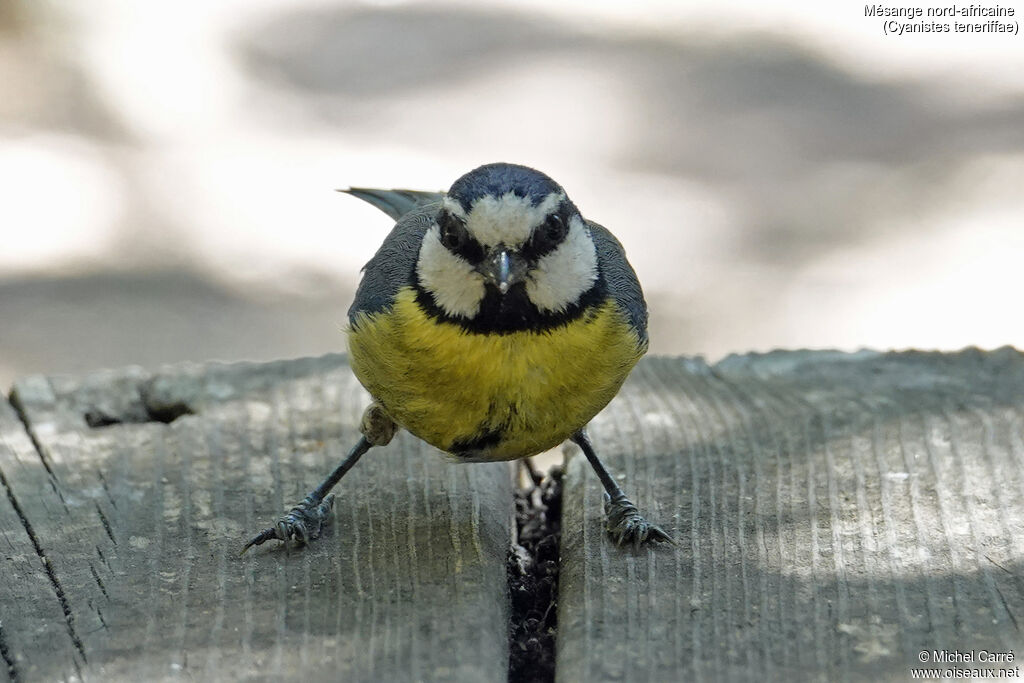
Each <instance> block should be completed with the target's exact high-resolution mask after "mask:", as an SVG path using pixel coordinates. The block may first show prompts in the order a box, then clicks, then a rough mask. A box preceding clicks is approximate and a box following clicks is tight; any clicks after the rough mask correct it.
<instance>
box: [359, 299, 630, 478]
mask: <svg viewBox="0 0 1024 683" xmlns="http://www.w3.org/2000/svg"><path fill="white" fill-rule="evenodd" d="M348 336H349V351H350V354H351V362H352V369H353V371H354V372H355V374H356V377H357V378H358V379H359V381H360V382H362V384H363V386H364V387H366V389H367V390H368V391H369V392H370V394H372V395H373V397H374V398H375V399H376V400H377V401H378V402H380V404H381V405H382V406H383V407H384V409H385V410H386V411H387V412H388V414H389V415H391V417H392V419H394V420H395V422H397V423H398V424H400V425H401V426H402V427H404V428H405V429H407V430H409V431H410V432H411V433H413V434H414V435H416V436H418V437H419V438H421V439H423V440H424V441H426V442H427V443H429V444H431V445H433V446H435V447H437V448H439V449H441V450H443V451H448V452H452V453H455V454H456V455H459V456H460V457H464V458H466V459H468V460H512V459H515V458H521V457H524V456H528V455H534V454H536V453H540V452H541V451H544V450H547V449H549V448H553V447H555V446H557V445H558V444H559V443H561V442H562V441H564V440H565V439H567V438H568V437H569V436H570V435H571V434H572V433H573V432H575V431H576V430H577V429H579V428H580V427H582V426H584V425H585V424H586V423H587V422H589V421H590V419H591V418H592V417H594V415H596V414H597V413H598V412H599V411H600V410H601V409H602V408H604V406H606V405H607V404H608V402H609V401H611V399H612V397H614V396H615V394H616V393H617V392H618V390H619V388H620V387H621V386H622V382H623V381H625V379H626V375H628V374H629V371H630V370H631V369H632V368H633V366H634V365H635V364H636V362H637V361H638V360H639V359H640V357H641V356H642V355H643V353H644V351H645V350H646V349H645V347H644V345H642V344H641V343H640V341H639V338H638V335H637V334H636V332H635V331H634V330H633V329H632V328H631V327H630V325H629V324H628V322H627V321H626V318H625V316H624V315H623V314H622V313H621V312H620V311H619V309H618V307H617V306H616V305H615V303H614V302H612V301H610V300H609V301H607V302H606V303H605V304H603V305H600V306H597V307H595V308H593V309H592V310H591V311H589V312H588V313H586V314H584V315H583V316H581V317H580V318H577V319H576V320H574V321H572V322H569V323H568V324H566V325H563V326H560V327H556V328H553V329H551V330H546V331H542V332H529V331H523V332H514V333H511V334H478V333H471V332H467V331H466V330H464V329H463V328H462V327H460V326H459V325H456V324H452V323H447V322H441V321H438V320H437V319H435V318H432V317H430V316H429V315H427V314H426V313H425V312H424V311H423V310H422V309H421V308H420V306H419V305H418V304H417V303H416V294H415V291H414V290H413V289H412V288H405V289H403V290H401V291H400V292H399V294H398V296H397V297H396V299H395V304H394V306H393V307H392V309H391V310H389V311H384V312H380V313H375V314H372V315H366V314H360V315H359V316H358V317H357V318H356V320H355V321H354V324H353V326H352V327H351V328H350V330H349V335H348Z"/></svg>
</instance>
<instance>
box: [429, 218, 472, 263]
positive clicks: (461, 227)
mask: <svg viewBox="0 0 1024 683" xmlns="http://www.w3.org/2000/svg"><path fill="white" fill-rule="evenodd" d="M437 226H438V228H439V230H440V238H441V244H442V245H443V246H444V248H445V249H447V250H448V251H450V252H452V253H453V254H458V255H459V256H461V257H462V258H464V259H466V260H467V261H469V262H470V263H479V262H480V261H482V260H483V259H484V248H483V247H482V246H480V243H479V242H477V241H476V239H474V238H473V236H472V235H470V234H469V230H467V229H466V224H465V222H464V221H463V220H462V219H461V218H458V217H457V216H453V215H452V214H451V213H449V212H448V211H445V210H443V209H442V210H441V212H440V213H439V214H437Z"/></svg>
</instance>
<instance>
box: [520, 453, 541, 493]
mask: <svg viewBox="0 0 1024 683" xmlns="http://www.w3.org/2000/svg"><path fill="white" fill-rule="evenodd" d="M519 464H521V465H522V466H523V469H524V470H525V471H526V476H527V478H529V480H530V481H531V482H532V483H533V486H534V487H535V488H536V487H537V486H540V483H541V482H542V481H543V480H544V473H543V472H541V471H540V470H538V469H537V468H536V467H535V466H534V464H533V462H532V461H531V460H530V459H529V458H522V459H520V461H519Z"/></svg>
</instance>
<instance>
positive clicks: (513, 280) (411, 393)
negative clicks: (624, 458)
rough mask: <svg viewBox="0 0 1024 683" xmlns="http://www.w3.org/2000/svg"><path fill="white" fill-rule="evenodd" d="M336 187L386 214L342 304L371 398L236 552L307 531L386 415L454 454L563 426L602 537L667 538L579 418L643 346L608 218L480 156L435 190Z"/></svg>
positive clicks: (389, 432) (545, 179)
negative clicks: (318, 475) (588, 473)
mask: <svg viewBox="0 0 1024 683" xmlns="http://www.w3.org/2000/svg"><path fill="white" fill-rule="evenodd" d="M342 192H347V193H348V194H350V195H352V196H355V197H357V198H359V199H362V200H364V201H366V202H369V203H370V204H372V205H374V206H376V207H377V208H379V209H381V210H382V211H384V212H385V213H387V214H388V215H389V216H390V217H391V218H392V219H394V220H395V221H396V223H395V226H394V228H393V229H392V231H391V233H390V234H389V235H388V236H387V237H386V238H385V239H384V242H383V244H382V245H381V247H380V249H379V250H378V251H377V253H376V254H375V255H374V256H373V258H371V259H370V261H369V262H368V263H367V264H366V266H365V267H364V268H363V271H362V278H361V280H360V283H359V285H358V288H357V290H356V294H355V299H354V301H353V303H352V306H351V308H350V309H349V311H348V325H347V336H348V351H349V362H350V365H351V369H352V371H353V372H354V374H355V376H356V378H357V379H358V380H359V382H360V383H361V384H362V385H363V387H365V388H366V390H367V391H368V392H369V394H370V396H371V398H372V402H371V403H370V405H369V406H368V407H367V409H366V411H365V412H364V414H363V417H362V421H361V423H360V431H361V434H362V436H361V438H360V439H359V441H358V442H357V443H356V444H355V446H354V447H353V448H352V450H351V451H350V452H349V454H348V455H347V457H346V458H345V459H344V460H343V461H342V462H341V464H339V465H338V467H337V468H336V469H335V470H334V471H333V472H332V473H331V474H330V475H329V476H328V477H327V478H326V479H325V480H324V481H323V482H322V483H321V484H320V485H319V486H317V487H316V488H315V489H314V490H313V491H311V492H310V493H309V495H307V496H306V497H305V498H304V499H303V500H302V502H300V503H299V504H298V505H296V506H294V507H293V508H292V509H291V510H290V511H289V512H288V513H287V514H285V515H284V516H282V517H281V518H280V519H278V520H277V521H276V523H275V524H274V525H273V526H271V527H268V528H266V529H264V530H263V531H262V532H260V533H259V534H257V535H256V536H254V537H253V538H251V539H250V540H249V541H248V543H246V545H245V547H244V548H243V550H242V552H245V551H246V550H248V549H249V548H250V547H252V546H254V545H260V544H262V543H264V542H266V541H269V540H272V539H278V540H282V541H285V542H287V541H289V540H293V541H295V542H297V543H299V544H305V543H308V542H309V541H310V540H312V539H315V538H317V537H318V536H319V535H320V533H321V529H322V527H323V525H324V524H325V522H326V520H327V519H328V517H329V515H330V512H331V508H332V505H333V502H334V496H335V494H332V493H330V491H331V489H332V488H334V486H335V485H336V484H337V483H338V481H340V480H341V478H342V477H343V476H344V475H345V474H346V473H347V472H348V471H349V470H350V469H351V468H352V467H353V466H354V465H355V464H356V462H357V461H358V460H359V458H360V457H362V455H364V454H365V453H366V452H367V451H369V450H370V449H371V448H373V447H374V446H386V445H387V444H388V443H389V442H390V441H391V439H392V438H393V437H394V435H395V433H396V432H397V431H398V430H399V429H405V430H406V431H408V432H409V433H411V434H412V435H414V436H416V437H418V438H419V439H422V440H423V441H425V442H427V443H428V444H430V445H432V446H434V447H435V448H437V449H439V450H440V451H443V452H445V453H447V454H449V456H450V457H451V458H452V459H454V460H455V461H458V462H490V461H511V460H517V459H525V458H528V457H529V456H533V455H536V454H538V453H541V452H543V451H546V450H549V449H551V448H554V447H556V446H558V445H559V444H561V443H563V442H565V441H567V440H570V441H572V442H574V443H575V444H577V445H578V446H579V447H580V449H581V450H582V452H583V454H584V455H585V456H586V458H587V460H588V461H589V463H590V465H591V467H592V468H593V469H594V471H595V473H596V474H597V476H598V478H599V479H600V481H601V484H602V485H603V487H604V489H605V494H606V495H605V517H606V524H605V526H606V530H607V532H608V533H609V534H610V536H611V537H612V539H613V540H614V541H615V542H616V543H617V544H619V545H622V544H624V543H625V544H632V545H633V546H634V547H636V548H639V547H640V546H642V545H645V544H656V543H660V542H669V543H674V541H673V539H672V538H671V536H670V535H669V534H668V533H666V532H665V531H664V530H663V529H661V528H660V527H659V526H657V525H655V524H652V523H650V522H648V521H647V520H646V519H645V518H644V517H643V515H641V514H640V512H639V510H638V509H637V507H636V505H634V504H633V502H632V501H631V500H630V499H629V498H628V497H627V496H626V494H625V493H624V492H623V490H622V488H621V487H620V486H619V485H618V483H617V482H616V481H615V479H614V478H613V477H612V475H611V474H610V473H609V472H608V469H607V468H606V467H605V466H604V464H603V463H602V462H601V460H600V459H599V458H598V456H597V453H596V451H595V449H594V446H593V443H592V442H591V439H590V437H589V435H588V434H587V432H586V430H585V428H586V425H587V424H588V423H589V422H590V420H591V419H592V418H593V417H594V416H595V415H596V414H597V413H598V412H600V411H601V410H602V409H603V408H604V407H605V406H606V405H607V404H608V403H609V402H610V401H611V400H612V398H614V397H615V395H616V394H617V393H618V391H619V389H620V388H621V386H622V384H623V382H624V381H625V379H626V377H627V376H628V375H629V373H630V371H631V370H632V369H633V367H634V366H635V365H636V363H637V362H638V361H639V360H640V358H641V357H642V356H643V355H644V353H646V351H647V348H648V335H647V305H646V302H645V300H644V296H643V291H642V289H641V287H640V283H639V281H638V280H637V277H636V273H635V272H634V270H633V268H632V266H630V264H629V261H627V259H626V253H625V250H624V249H623V247H622V245H621V244H620V243H619V241H618V240H617V239H616V238H615V237H614V236H613V235H612V233H611V232H609V231H608V230H607V229H605V228H604V227H602V226H601V225H599V224H597V223H594V222H593V221H589V220H587V219H585V218H584V217H583V216H582V214H581V213H580V211H579V209H577V207H576V205H575V204H574V203H573V202H572V201H571V200H570V199H569V197H568V195H567V194H566V192H565V190H564V189H563V188H562V186H561V185H559V184H558V183H556V182H555V181H554V180H552V179H551V178H550V177H549V176H547V175H545V174H544V173H542V172H540V171H537V170H535V169H533V168H530V167H527V166H521V165H516V164H510V163H492V164H486V165H483V166H480V167H479V168H476V169H474V170H472V171H470V172H469V173H466V174H465V175H463V176H462V177H460V178H458V179H457V180H456V181H455V182H454V183H453V184H452V185H451V187H450V189H449V190H448V191H447V192H424V191H415V190H377V189H368V188H349V189H347V190H342Z"/></svg>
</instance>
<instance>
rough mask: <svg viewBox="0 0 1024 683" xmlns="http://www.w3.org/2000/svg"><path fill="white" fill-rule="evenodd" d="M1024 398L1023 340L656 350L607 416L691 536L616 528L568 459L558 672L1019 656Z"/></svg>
mask: <svg viewBox="0 0 1024 683" xmlns="http://www.w3.org/2000/svg"><path fill="white" fill-rule="evenodd" d="M1022 409H1024V357H1022V356H1021V354H1020V353H1018V352H1016V351H1014V350H1012V349H1008V348H1007V349H1000V350H999V351H996V352H992V353H982V352H979V351H976V350H968V351H965V352H962V353H959V354H927V353H916V352H912V353H901V354H877V353H872V352H862V353H859V354H834V353H827V352H789V353H787V352H778V353H773V354H767V355H754V356H742V357H730V358H728V359H726V360H724V361H723V362H721V363H719V364H717V365H715V366H713V367H709V366H707V365H705V364H703V363H701V362H699V361H683V360H678V359H667V358H655V359H649V360H648V361H646V362H644V363H642V364H641V365H640V366H639V367H638V369H637V371H636V372H635V373H634V375H633V376H632V378H631V379H630V380H629V382H628V383H627V385H626V387H625V388H624V390H623V392H622V393H621V394H620V396H619V398H618V399H616V401H614V402H613V403H612V406H611V407H610V408H609V409H608V410H606V411H605V412H604V413H602V414H601V415H600V416H599V417H598V419H596V420H595V422H594V423H593V425H592V428H591V434H592V436H593V437H594V438H595V444H596V446H597V448H598V452H599V454H601V455H602V457H603V458H605V459H606V462H607V464H608V466H609V467H610V468H611V470H612V471H613V473H616V474H618V475H620V476H622V477H623V478H622V481H621V483H622V485H623V486H624V488H625V490H626V492H627V494H630V495H632V496H633V498H634V501H635V502H636V503H637V504H638V505H639V506H640V508H641V510H642V511H645V512H646V513H647V515H648V518H649V519H652V520H653V521H657V522H660V523H662V524H663V525H664V526H665V527H666V530H668V531H670V532H671V533H673V534H674V535H675V537H676V539H677V540H678V541H679V545H678V546H677V547H675V548H671V547H667V548H666V547H663V548H658V549H652V550H644V551H641V552H639V553H634V552H633V551H631V550H624V549H618V548H616V547H614V545H612V544H611V543H610V542H609V540H608V538H607V537H606V536H605V534H603V533H602V512H601V507H602V496H601V488H600V485H599V484H598V482H597V478H596V477H595V476H594V475H593V473H592V472H591V471H590V470H589V468H588V467H587V464H586V462H585V460H584V459H583V458H582V457H573V458H572V459H571V461H570V463H569V466H568V471H567V476H566V482H565V499H564V501H563V510H564V512H563V524H562V528H563V537H562V557H563V565H562V573H561V584H560V594H559V605H558V610H559V612H558V623H559V634H558V653H557V673H558V680H560V681H594V680H629V681H666V680H697V681H702V680H730V681H733V680H735V681H744V680H746V681H760V680H790V679H794V678H795V679H797V680H805V679H807V680H821V681H833V680H837V681H842V680H865V681H868V680H906V679H909V678H910V675H911V674H910V670H911V668H912V667H919V666H923V665H922V664H920V662H919V660H918V653H919V652H920V651H921V650H928V651H930V650H959V651H971V650H974V651H979V650H981V649H987V650H989V651H1000V652H1006V651H1013V652H1014V653H1015V654H1016V657H1017V658H1018V659H1019V658H1020V657H1021V656H1024V647H1022V644H1024V638H1022V634H1021V631H1020V627H1021V625H1020V623H1019V622H1020V620H1021V619H1022V618H1024V580H1022V576H1024V435H1022V425H1024V414H1022ZM1018 664H1019V662H1018ZM961 666H970V665H961ZM975 666H977V665H975Z"/></svg>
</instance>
